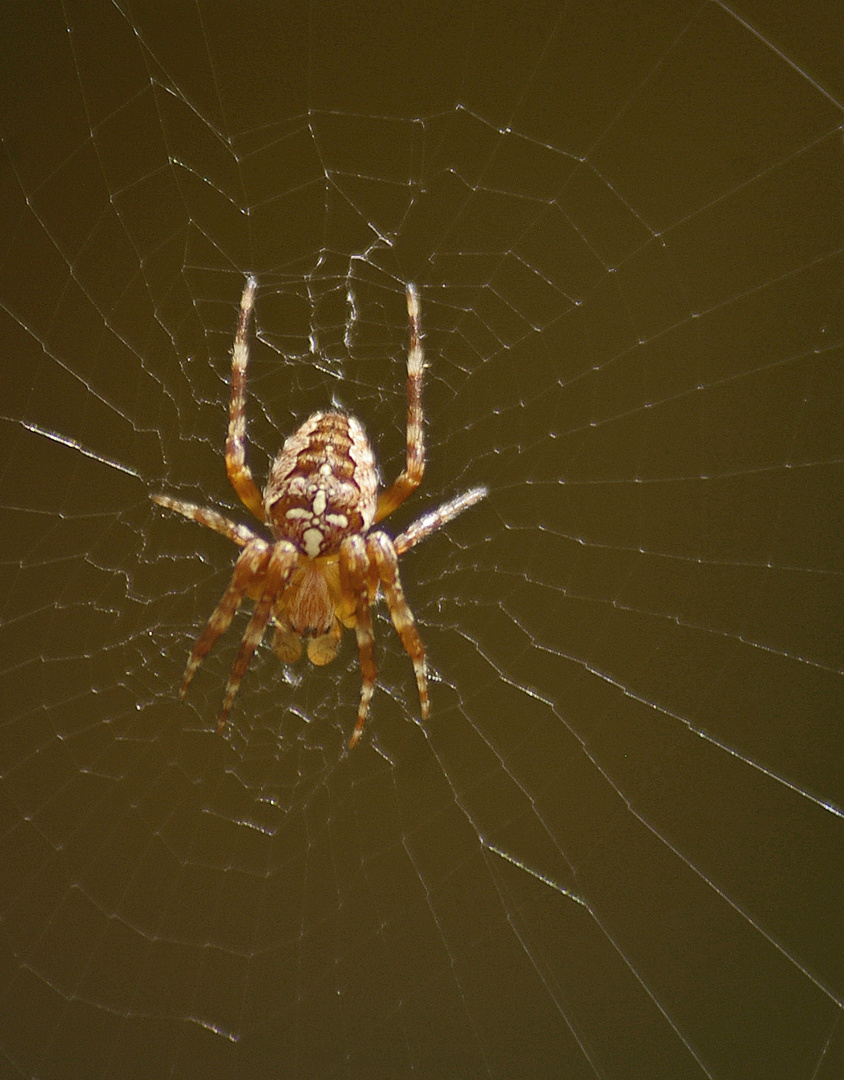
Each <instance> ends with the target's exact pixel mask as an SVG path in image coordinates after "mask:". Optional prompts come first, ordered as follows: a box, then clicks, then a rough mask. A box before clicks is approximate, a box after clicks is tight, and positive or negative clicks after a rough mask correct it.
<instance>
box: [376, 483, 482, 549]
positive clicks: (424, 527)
mask: <svg viewBox="0 0 844 1080" xmlns="http://www.w3.org/2000/svg"><path fill="white" fill-rule="evenodd" d="M486 493H487V490H486V488H485V487H477V488H472V490H471V491H464V492H463V494H462V495H458V496H457V497H456V498H454V499H451V500H450V502H447V503H443V505H442V506H438V507H437V508H436V509H435V510H429V511H428V513H427V514H423V515H422V517H421V518H417V520H416V521H414V522H413V524H412V525H408V527H407V528H406V529H405V530H404V532H403V533H400V534H399V535H398V536H397V537H396V538H395V540H394V541H393V547H395V549H396V554H397V555H404V553H405V552H406V551H410V549H411V548H412V547H413V546H414V545H415V544H418V543H419V541H420V540H424V539H425V537H426V536H430V535H431V533H432V532H434V531H435V530H437V529H439V528H441V527H442V526H443V525H446V524H448V522H449V521H452V520H453V519H454V518H456V517H457V515H458V514H462V513H463V511H464V510H468V509H469V507H470V506H474V505H475V503H476V502H480V500H481V499H483V498H484V496H485V495H486Z"/></svg>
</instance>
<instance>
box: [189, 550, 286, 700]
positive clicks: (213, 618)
mask: <svg viewBox="0 0 844 1080" xmlns="http://www.w3.org/2000/svg"><path fill="white" fill-rule="evenodd" d="M269 558H270V545H269V544H268V543H267V542H266V541H265V540H260V539H258V538H257V537H255V538H254V539H252V540H250V541H249V543H247V544H246V546H245V547H244V549H243V551H241V553H240V555H239V556H238V559H237V562H236V563H235V564H234V573H233V574H232V577H231V581H230V582H229V587H228V588H227V589H226V591H225V592H224V593H223V598H222V600H221V601H220V602H219V604H217V606H216V607H215V608H214V610H213V611H212V612H211V614H210V616H209V617H208V622H207V623H206V624H205V629H204V630H203V631H202V633H201V634H200V635H199V637H198V638H197V639H196V641H195V642H194V646H193V649H192V651H191V654H190V658H189V659H188V664H187V667H186V668H185V674H184V676H183V678H182V685H181V686H180V687H179V701H184V699H185V694H186V693H187V692H188V687H189V686H190V684H191V680H192V679H193V677H194V675H195V674H196V670H197V668H198V667H199V665H200V664H201V663H202V661H203V660H204V659H205V657H206V656H207V655H208V653H209V652H210V651H211V649H212V648H213V647H214V645H215V644H216V642H217V640H218V639H219V638H220V637H221V636H222V635H223V634H224V633H225V632H226V630H228V628H229V625H230V623H231V621H232V619H233V618H234V616H235V612H236V611H237V609H238V608H239V607H240V604H241V601H242V600H243V594H244V593H245V592H246V590H247V589H248V588H249V586H250V585H251V584H252V583H253V582H254V581H256V580H258V579H259V578H260V577H261V575H262V574H263V573H264V571H265V569H266V566H267V563H268V562H269Z"/></svg>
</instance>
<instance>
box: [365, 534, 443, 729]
mask: <svg viewBox="0 0 844 1080" xmlns="http://www.w3.org/2000/svg"><path fill="white" fill-rule="evenodd" d="M366 552H367V555H368V556H369V560H370V563H371V565H372V566H373V567H374V568H375V570H376V571H377V574H378V580H379V581H380V583H381V585H382V587H383V589H384V595H385V596H386V598H387V608H388V609H389V612H390V618H391V619H392V620H393V626H394V627H395V628H396V633H397V634H398V635H399V638H400V639H401V643H402V645H403V646H404V651H405V652H406V653H407V655H408V656H409V657H410V659H411V660H412V661H413V672H414V674H415V675H416V686H417V688H418V690H419V706H420V708H421V710H422V719H423V720H427V719H428V670H427V667H426V665H425V646H424V645H423V644H422V638H421V637H420V636H419V631H418V630H417V629H416V620H415V619H414V618H413V612H412V611H411V610H410V607H409V605H408V603H407V600H406V599H405V596H404V590H403V589H402V587H401V579H400V578H399V557H398V555H397V554H396V549H395V546H394V545H393V541H392V540H391V539H390V538H389V536H387V534H386V533H383V532H374V533H370V534H369V536H368V537H367V538H366Z"/></svg>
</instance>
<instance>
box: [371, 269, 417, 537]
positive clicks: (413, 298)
mask: <svg viewBox="0 0 844 1080" xmlns="http://www.w3.org/2000/svg"><path fill="white" fill-rule="evenodd" d="M407 318H408V322H409V324H410V344H409V346H408V350H407V464H406V465H405V467H404V470H403V471H402V473H401V474H400V475H399V477H398V478H397V479H396V481H395V482H394V483H393V484H391V485H390V487H388V488H387V490H386V491H382V492H381V494H380V495H379V496H378V508H377V510H376V511H375V520H376V521H382V520H383V519H384V518H385V517H387V515H388V514H392V512H393V511H394V510H395V509H396V507H397V506H400V505H401V504H402V503H403V502H404V500H405V499H406V498H407V497H408V495H409V494H410V493H411V492H412V491H415V490H416V489H417V488H418V487H419V484H420V483H421V481H422V474H423V473H424V472H425V431H424V428H423V425H422V376H423V373H424V371H425V351H424V349H423V348H422V333H421V331H420V329H419V294H418V293H417V291H416V286H415V285H413V284H412V283H411V284H408V286H407Z"/></svg>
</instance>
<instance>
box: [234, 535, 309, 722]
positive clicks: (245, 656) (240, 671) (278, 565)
mask: <svg viewBox="0 0 844 1080" xmlns="http://www.w3.org/2000/svg"><path fill="white" fill-rule="evenodd" d="M244 554H245V552H244ZM242 558H243V555H241V559H242ZM298 560H299V555H298V552H297V550H296V548H295V547H294V546H293V545H292V544H290V543H288V542H287V541H286V540H279V541H277V542H276V543H275V544H273V546H272V548H271V549H270V556H269V560H268V561H267V563H266V570H265V572H264V574H263V583H262V586H263V587H262V590H261V595H260V596H259V597H258V600H257V601H256V603H255V607H254V609H253V611H252V618H251V619H250V620H249V624H248V625H247V627H246V632H245V633H244V635H243V640H242V641H241V643H240V649H239V650H238V653H237V656H236V657H235V660H234V663H233V664H232V669H231V674H230V675H229V681H228V683H227V684H226V692H225V695H224V697H223V708H222V711H221V712H220V719H219V721H218V722H217V731H218V732H221V731H222V730H223V728H224V727H225V726H226V720H227V719H228V715H229V713H230V712H231V707H232V705H233V704H234V699H235V698H236V697H237V691H238V690H239V689H240V682H241V679H242V678H243V676H244V675H245V674H246V670H247V668H248V667H249V664H250V662H251V660H252V656H253V654H254V652H255V650H256V649H257V647H258V643H259V642H260V640H261V638H262V637H263V636H264V630H265V629H266V626H267V623H268V622H269V621H270V616H271V615H272V611H273V605H274V604H275V602H276V600H277V599H278V597H279V596H280V595H281V593H282V592H283V591H284V587H285V585H286V584H287V582H288V581H289V580H290V575H291V574H292V573H293V571H294V569H295V568H296V564H297V562H298Z"/></svg>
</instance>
